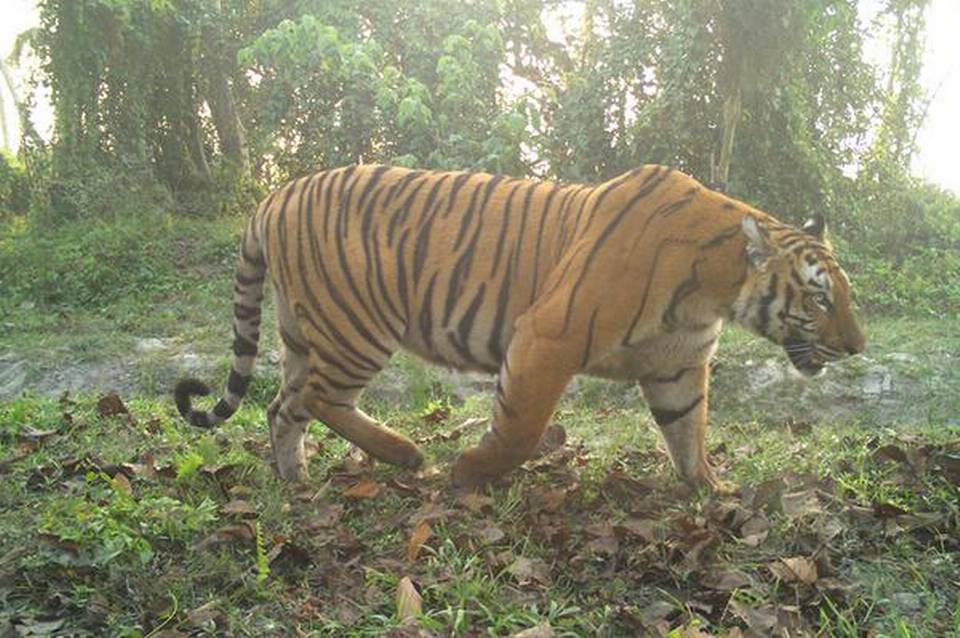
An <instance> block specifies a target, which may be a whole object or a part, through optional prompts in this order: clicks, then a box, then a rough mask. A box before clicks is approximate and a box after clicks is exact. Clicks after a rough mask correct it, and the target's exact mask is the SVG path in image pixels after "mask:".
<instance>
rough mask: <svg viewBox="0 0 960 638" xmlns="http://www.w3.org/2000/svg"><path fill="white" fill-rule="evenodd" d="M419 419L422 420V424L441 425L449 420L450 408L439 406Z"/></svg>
mask: <svg viewBox="0 0 960 638" xmlns="http://www.w3.org/2000/svg"><path fill="white" fill-rule="evenodd" d="M420 418H421V419H423V422H424V423H430V424H434V425H435V424H437V423H443V422H444V421H446V420H447V419H448V418H450V408H448V407H446V406H440V407H438V408H436V409H434V410H433V411H432V412H430V413H428V414H424V415H423V416H422V417H420Z"/></svg>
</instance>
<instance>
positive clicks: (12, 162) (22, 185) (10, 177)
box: [0, 150, 30, 219]
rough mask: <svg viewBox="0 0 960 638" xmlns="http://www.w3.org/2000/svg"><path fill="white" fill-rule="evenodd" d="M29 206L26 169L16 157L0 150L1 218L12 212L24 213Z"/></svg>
mask: <svg viewBox="0 0 960 638" xmlns="http://www.w3.org/2000/svg"><path fill="white" fill-rule="evenodd" d="M29 206H30V186H29V183H28V182H27V172H26V169H25V168H24V166H23V165H22V164H21V163H20V161H19V160H17V159H16V158H15V157H13V156H11V155H10V154H9V153H7V152H6V151H2V150H0V219H3V217H4V216H5V215H8V214H10V213H13V214H17V215H23V214H25V213H26V212H27V210H28V208H29Z"/></svg>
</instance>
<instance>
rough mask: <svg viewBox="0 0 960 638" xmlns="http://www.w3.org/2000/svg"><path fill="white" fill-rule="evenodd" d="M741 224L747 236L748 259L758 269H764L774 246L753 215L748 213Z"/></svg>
mask: <svg viewBox="0 0 960 638" xmlns="http://www.w3.org/2000/svg"><path fill="white" fill-rule="evenodd" d="M740 225H741V227H742V228H743V234H744V235H746V236H747V261H749V262H750V265H751V266H753V267H754V268H756V269H757V270H762V269H763V267H764V266H766V264H767V261H769V259H770V258H771V257H772V256H773V253H774V250H773V246H771V245H770V240H769V239H768V238H767V236H766V235H765V234H764V233H763V231H762V230H760V224H758V223H757V219H756V218H755V217H753V216H752V215H746V216H745V217H744V218H743V221H741V222H740Z"/></svg>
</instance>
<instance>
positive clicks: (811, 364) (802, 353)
mask: <svg viewBox="0 0 960 638" xmlns="http://www.w3.org/2000/svg"><path fill="white" fill-rule="evenodd" d="M783 349H784V350H786V352H787V357H788V358H789V359H790V363H792V364H793V367H794V368H796V369H797V370H798V371H799V372H800V373H801V374H802V375H803V376H805V377H816V376H819V375H820V374H822V373H823V367H824V363H823V361H821V360H819V358H818V357H816V356H815V355H816V352H815V349H814V347H813V344H812V343H810V342H809V341H800V340H799V339H787V340H786V341H784V342H783Z"/></svg>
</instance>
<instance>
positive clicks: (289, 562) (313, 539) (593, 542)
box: [24, 395, 960, 637]
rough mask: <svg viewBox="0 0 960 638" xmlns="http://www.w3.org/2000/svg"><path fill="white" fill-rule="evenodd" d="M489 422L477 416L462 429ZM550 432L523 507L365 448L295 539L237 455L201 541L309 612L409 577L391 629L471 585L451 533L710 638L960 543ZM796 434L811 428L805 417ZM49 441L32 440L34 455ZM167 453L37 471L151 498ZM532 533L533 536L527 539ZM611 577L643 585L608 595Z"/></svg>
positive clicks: (787, 487) (822, 500) (518, 581)
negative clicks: (711, 485) (868, 564)
mask: <svg viewBox="0 0 960 638" xmlns="http://www.w3.org/2000/svg"><path fill="white" fill-rule="evenodd" d="M97 411H98V413H99V414H100V415H101V416H102V417H107V416H116V415H126V416H125V418H127V419H128V421H130V422H133V416H132V415H131V414H130V412H129V410H127V409H126V406H125V405H124V404H123V402H122V401H121V400H120V399H119V397H115V395H114V396H113V397H105V398H104V400H102V401H101V402H100V403H99V404H98V407H97ZM446 418H447V416H444V419H446ZM70 422H73V417H71V418H70ZM476 426H477V424H476V423H469V426H468V427H466V428H463V430H462V431H464V432H465V431H467V430H469V429H473V428H474V427H476ZM461 427H462V426H461ZM455 431H456V430H455ZM548 432H549V437H548V438H545V440H544V442H543V443H542V444H541V446H540V448H539V450H538V457H537V458H536V459H535V460H533V461H530V462H528V463H527V464H526V465H525V466H524V467H523V468H522V469H521V470H520V471H518V472H517V473H515V475H514V477H513V481H516V482H521V483H522V484H521V486H520V489H519V491H518V494H519V497H520V500H519V502H518V504H515V505H513V506H511V507H504V505H503V503H504V499H506V498H507V492H506V491H505V490H502V489H499V488H497V489H494V490H493V491H482V492H477V491H474V492H460V493H457V492H455V491H454V490H452V489H450V488H449V486H448V483H447V477H446V473H445V472H442V471H440V472H437V471H433V470H429V469H428V470H427V471H423V472H421V473H418V474H416V475H410V474H397V475H391V474H390V473H391V472H393V471H392V470H386V472H387V475H386V476H385V475H384V470H381V469H380V468H379V467H378V466H376V465H375V464H373V463H372V462H371V461H370V459H369V458H367V457H366V455H364V454H363V453H362V452H359V451H358V450H356V449H355V448H351V449H350V450H349V451H348V452H347V454H346V455H345V456H344V458H343V459H342V460H341V461H340V462H339V463H336V464H334V465H333V466H332V467H331V468H330V469H329V470H328V472H327V475H326V476H321V477H320V478H319V481H318V482H317V485H320V489H319V490H318V489H317V488H316V486H314V487H310V488H307V489H306V490H305V491H304V493H303V495H304V498H299V496H298V494H297V492H296V490H295V489H293V488H291V490H290V491H291V496H292V497H294V498H292V500H291V501H290V502H289V503H285V504H284V509H283V511H284V512H285V515H286V517H287V520H288V521H289V524H288V526H287V529H286V530H285V531H284V533H283V534H282V535H278V534H271V533H270V532H269V530H264V531H259V530H258V524H259V521H260V520H261V516H262V514H261V512H260V511H259V510H258V507H257V505H255V504H254V499H255V497H256V490H255V488H252V487H250V486H249V485H245V484H243V482H242V475H237V476H234V475H233V474H231V473H230V465H229V464H228V465H224V466H211V467H210V468H209V469H208V471H206V472H205V475H206V476H209V478H210V480H215V481H220V482H221V483H222V484H221V485H220V487H221V488H222V500H221V501H220V502H219V504H218V506H217V508H218V511H219V513H220V515H221V517H222V518H221V519H220V525H219V526H218V527H216V528H214V529H213V530H212V531H208V532H207V533H206V534H205V535H203V536H201V537H199V538H198V539H197V541H196V543H195V544H194V547H196V548H197V549H199V550H212V549H218V548H225V549H226V550H227V551H234V552H239V553H246V554H248V555H251V554H255V553H256V552H257V551H259V550H258V549H257V547H258V544H261V545H262V547H263V549H262V551H263V561H264V563H265V565H266V568H265V569H268V570H269V571H270V577H271V578H274V579H277V580H279V581H280V582H282V583H285V584H286V585H285V586H286V587H287V589H286V590H285V593H284V596H285V597H286V598H287V599H288V600H289V601H290V604H292V605H295V606H296V607H297V609H298V610H299V611H298V612H297V613H296V614H295V616H296V617H297V619H298V622H301V623H308V624H309V623H310V622H311V621H312V620H314V619H316V618H318V617H327V616H331V615H332V617H334V618H336V619H337V622H340V623H342V624H343V626H345V627H348V626H351V625H353V624H356V623H359V622H361V621H362V620H363V617H364V613H363V611H362V610H363V606H364V605H367V604H374V605H384V604H388V603H386V602H385V601H387V600H389V598H390V594H389V592H387V591H384V590H383V589H382V588H378V587H376V586H371V585H370V582H369V578H368V574H370V573H371V572H375V573H384V574H392V575H393V576H394V577H395V578H396V579H397V580H396V581H394V582H396V583H397V585H396V588H395V590H394V591H393V593H392V598H393V602H392V608H393V612H392V613H394V614H395V615H396V617H397V618H398V619H399V620H400V621H402V624H401V625H400V626H399V627H396V628H395V629H393V630H391V633H390V635H397V636H399V635H411V636H421V635H434V634H432V633H431V632H430V631H428V630H427V629H425V628H424V627H423V626H421V625H420V624H418V618H419V617H421V616H422V615H423V614H424V613H429V612H430V609H425V605H426V603H425V602H424V595H423V593H422V592H424V591H425V589H424V588H428V589H432V588H441V589H442V588H443V587H444V586H445V583H447V582H448V581H450V580H452V579H454V578H456V573H455V572H453V571H451V570H450V569H449V568H448V567H446V566H445V565H444V564H443V563H442V562H440V561H438V559H437V558H436V552H437V551H438V550H437V548H438V547H439V546H440V545H442V544H444V543H453V545H454V546H455V547H456V549H457V551H460V552H466V553H467V554H470V555H474V556H476V557H477V559H478V560H479V561H480V565H482V566H485V568H486V569H487V570H488V573H489V574H490V575H491V576H492V577H493V578H495V579H497V580H498V581H501V582H502V583H503V586H504V587H507V588H508V589H512V590H514V591H515V592H516V595H517V596H518V598H523V597H526V598H527V599H530V600H538V599H539V600H549V599H550V597H551V595H552V594H551V592H552V591H553V588H554V587H555V586H557V585H559V584H566V585H565V586H569V584H571V583H575V584H576V587H577V591H578V592H579V594H578V595H579V596H580V598H581V600H583V601H594V602H596V603H597V604H606V605H610V608H611V609H612V610H614V612H613V618H614V619H615V622H616V623H617V624H618V626H619V627H620V628H621V629H622V630H624V631H631V632H635V633H643V634H647V635H661V636H664V635H667V634H668V633H669V634H670V635H671V636H708V637H709V636H713V635H728V636H735V635H741V636H751V635H756V636H765V635H801V634H804V633H815V630H816V628H817V627H818V624H817V623H818V622H819V620H820V617H821V616H820V614H821V611H822V609H823V608H824V605H826V604H828V601H831V600H832V601H837V600H843V599H844V597H846V596H850V595H852V594H853V593H854V592H856V591H857V590H858V583H857V582H855V581H851V580H844V577H843V574H842V572H838V571H837V569H836V568H835V567H834V565H835V564H837V563H841V562H843V561H844V560H846V559H848V558H849V555H848V554H849V551H850V547H851V545H850V543H853V542H861V543H863V544H864V545H863V546H864V548H866V547H868V546H869V545H871V544H873V545H877V544H883V543H885V542H887V541H888V540H889V539H890V538H892V537H896V536H900V535H917V536H916V537H917V538H919V539H921V540H922V539H926V538H928V537H935V538H938V539H940V542H941V545H944V546H947V547H948V548H952V550H953V551H957V550H958V549H960V548H958V547H957V541H956V538H957V535H958V531H960V530H958V527H957V517H956V513H953V514H952V515H949V514H946V513H943V512H930V511H923V510H922V509H918V508H917V507H909V506H907V505H906V504H905V503H902V502H898V501H891V500H873V499H864V498H863V497H862V496H860V495H858V494H856V493H851V492H850V491H849V490H840V489H838V488H837V487H836V485H835V484H834V483H833V481H832V480H831V479H829V477H818V476H810V475H795V474H790V473H786V474H783V475H781V476H779V477H777V478H774V479H771V480H768V481H762V482H758V483H752V484H746V485H742V486H741V487H740V489H739V490H737V491H735V492H733V493H732V494H729V495H719V496H711V497H707V498H706V499H699V500H698V499H697V498H689V495H686V496H685V494H686V492H685V488H684V487H683V486H680V485H677V484H676V483H675V482H674V481H672V480H670V479H668V478H666V477H665V476H663V475H657V476H649V475H648V476H644V475H642V474H638V473H635V472H634V471H631V467H633V466H636V465H638V464H642V463H643V459H641V458H640V457H641V456H642V455H643V454H645V453H644V452H640V451H636V450H632V449H626V450H624V451H622V453H621V455H620V456H619V457H618V458H617V459H615V460H614V461H613V462H612V463H611V464H610V467H609V469H608V470H607V471H606V472H605V473H603V474H602V475H601V476H599V477H597V476H596V474H595V470H593V468H592V467H591V463H593V461H592V460H591V459H590V458H589V454H588V452H587V450H586V449H585V448H584V447H583V446H581V445H578V444H576V443H575V442H571V441H570V440H569V439H568V437H567V435H566V432H565V431H564V430H563V429H562V428H561V427H560V426H552V427H551V429H550V430H549V431H548ZM791 432H792V433H793V435H794V436H807V434H808V431H807V429H806V428H805V427H804V426H802V425H800V424H798V425H797V426H796V427H791ZM56 434H57V433H56V431H46V430H26V431H25V434H24V437H25V440H36V441H38V442H44V441H47V440H50V439H52V438H53V437H55V435H56ZM457 436H459V434H458V435H457ZM36 449H37V448H33V449H25V451H24V455H25V456H29V455H30V454H33V453H34V452H35V451H36ZM958 451H960V445H957V444H955V443H950V444H940V445H931V444H927V443H924V442H923V441H903V440H896V441H894V442H890V443H885V444H882V445H881V444H876V445H874V446H873V449H872V452H871V454H870V455H869V459H868V462H870V463H873V464H875V465H876V466H878V467H882V468H885V470H886V471H888V472H889V473H890V475H889V476H890V480H891V481H893V482H894V483H896V484H904V485H906V484H910V485H913V484H916V483H917V481H920V480H929V479H930V477H936V478H937V479H938V480H940V481H942V482H943V483H944V484H946V485H952V486H954V487H956V485H957V479H958V477H960V467H958V459H960V456H958ZM711 453H712V454H714V455H716V456H719V457H721V458H719V459H718V460H720V461H724V459H723V458H722V457H723V456H724V455H726V454H728V452H727V451H726V449H721V448H715V449H714V450H712V452H711ZM734 453H736V452H734ZM162 455H163V452H157V453H155V452H153V451H148V452H141V453H139V454H137V455H136V456H134V457H133V458H131V459H130V460H129V461H128V462H125V463H121V464H118V465H111V464H108V463H105V462H103V461H102V460H101V459H99V458H97V457H95V456H84V457H79V458H77V457H73V458H67V459H61V460H60V461H58V462H57V463H55V464H50V465H46V466H40V467H38V468H36V469H34V470H33V474H31V477H33V476H38V477H41V478H38V479H31V480H34V482H35V483H36V484H39V483H37V481H40V480H41V479H42V481H44V482H46V483H50V482H53V483H56V482H66V481H69V480H72V477H75V476H77V475H82V474H84V473H88V472H91V471H94V472H102V473H104V474H105V475H107V476H109V477H111V481H112V483H113V485H114V487H115V489H116V490H118V491H119V492H121V493H124V494H127V495H128V496H130V497H131V498H137V494H138V489H139V487H138V486H140V485H141V483H142V484H144V485H153V486H160V487H163V486H169V489H170V490H174V489H175V482H174V481H173V480H172V479H173V477H174V476H175V472H172V471H171V470H172V468H171V467H170V466H169V465H164V464H162V463H158V461H157V459H158V458H162ZM205 467H206V466H205ZM224 468H227V469H226V470H225V469H224ZM590 472H593V473H592V474H590ZM201 473H202V474H204V472H201ZM238 481H241V482H238ZM331 485H333V486H336V487H334V489H330V487H331ZM171 493H172V492H171ZM363 503H369V506H368V505H364V504H363ZM260 530H263V527H262V526H261V527H260ZM391 532H399V535H398V538H397V542H396V543H394V544H393V545H384V544H383V543H377V542H371V541H373V540H374V538H375V536H374V535H375V534H376V535H380V536H383V535H388V534H390V533H391ZM525 539H534V540H535V542H534V543H533V544H532V545H527V544H525V542H524V541H525ZM40 540H41V542H42V543H44V544H46V545H49V546H51V547H57V548H58V549H59V550H61V551H68V552H69V551H74V549H73V548H74V544H72V543H73V541H70V540H69V539H65V538H60V537H57V536H55V535H50V534H41V535H40ZM218 551H221V550H220V549H218ZM864 551H866V549H865V550H864ZM614 577H616V578H617V579H618V580H619V581H622V582H624V583H626V584H627V586H629V587H631V588H632V591H634V592H636V594H634V595H632V596H631V597H630V598H628V599H626V600H614V599H610V598H608V596H609V592H608V591H606V588H607V586H608V583H609V582H610V579H611V578H614ZM303 579H306V580H303ZM304 583H307V584H308V586H307V587H306V588H305V587H304ZM431 600H433V599H432V598H431ZM52 622H56V620H55V621H52ZM227 622H228V621H227V619H226V615H225V614H224V613H223V611H222V610H221V608H220V607H219V606H218V604H217V603H216V602H211V603H209V604H208V605H202V606H199V607H196V608H194V609H193V610H187V611H183V612H180V613H179V615H178V616H177V623H178V624H177V625H176V627H177V628H178V629H179V630H187V631H200V630H222V628H223V626H224V624H225V623H227ZM169 631H177V629H173V628H170V629H169ZM552 631H553V629H552V628H551V626H550V625H549V623H547V624H543V623H541V624H540V625H535V626H532V627H529V628H528V629H527V630H524V631H521V632H519V633H518V632H515V633H516V635H527V636H539V635H551V634H552ZM711 631H718V632H721V633H710V632H711ZM404 632H406V633H404ZM671 632H675V633H671Z"/></svg>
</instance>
